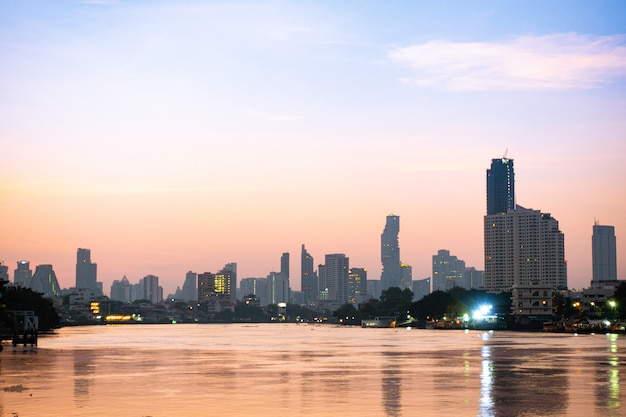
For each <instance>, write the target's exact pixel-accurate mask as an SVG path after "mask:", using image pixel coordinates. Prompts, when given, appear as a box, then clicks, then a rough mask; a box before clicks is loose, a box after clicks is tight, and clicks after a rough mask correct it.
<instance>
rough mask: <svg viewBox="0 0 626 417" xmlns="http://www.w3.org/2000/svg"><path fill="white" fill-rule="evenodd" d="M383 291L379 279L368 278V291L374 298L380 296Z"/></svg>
mask: <svg viewBox="0 0 626 417" xmlns="http://www.w3.org/2000/svg"><path fill="white" fill-rule="evenodd" d="M382 292H383V286H382V283H381V281H380V280H379V279H368V280H367V293H368V294H369V295H370V296H371V297H373V298H380V295H381V294H382Z"/></svg>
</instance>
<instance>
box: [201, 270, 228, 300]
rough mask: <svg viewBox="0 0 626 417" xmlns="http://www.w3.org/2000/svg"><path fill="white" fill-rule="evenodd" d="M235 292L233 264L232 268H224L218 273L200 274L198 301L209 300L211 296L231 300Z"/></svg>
mask: <svg viewBox="0 0 626 417" xmlns="http://www.w3.org/2000/svg"><path fill="white" fill-rule="evenodd" d="M229 265H231V264H229ZM227 266H228V265H227ZM233 292H234V291H233V271H232V265H231V268H229V269H226V268H224V269H222V270H221V271H219V272H218V273H216V274H213V273H211V272H205V273H203V274H198V302H203V301H208V300H209V299H211V298H220V299H222V300H228V301H230V300H231V299H232V294H233Z"/></svg>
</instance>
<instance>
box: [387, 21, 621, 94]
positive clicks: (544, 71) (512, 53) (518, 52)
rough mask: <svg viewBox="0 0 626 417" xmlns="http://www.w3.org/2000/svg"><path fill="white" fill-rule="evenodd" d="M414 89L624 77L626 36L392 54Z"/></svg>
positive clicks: (536, 86)
mask: <svg viewBox="0 0 626 417" xmlns="http://www.w3.org/2000/svg"><path fill="white" fill-rule="evenodd" d="M388 56H389V58H390V59H391V60H392V61H395V62H398V63H401V64H405V65H408V66H409V67H411V68H413V69H414V70H415V73H414V75H412V76H410V77H409V78H406V79H403V81H404V82H407V83H409V84H413V85H417V86H427V87H438V88H444V89H447V90H469V91H472V90H474V91H480V90H568V89H587V88H594V87H599V86H602V85H605V84H608V83H610V82H612V81H613V80H615V79H617V78H620V77H624V76H626V36H624V35H613V36H590V35H579V34H575V33H563V34H553V35H545V36H521V37H518V38H514V39H511V40H508V41H504V42H467V43H465V42H448V41H442V40H435V41H430V42H426V43H423V44H417V45H410V46H405V47H398V48H394V49H392V50H391V51H390V52H389V54H388Z"/></svg>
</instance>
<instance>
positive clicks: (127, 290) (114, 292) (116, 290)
mask: <svg viewBox="0 0 626 417" xmlns="http://www.w3.org/2000/svg"><path fill="white" fill-rule="evenodd" d="M78 291H80V290H78ZM110 298H111V300H115V301H123V302H125V303H132V302H133V301H135V300H136V298H137V297H136V295H135V286H134V285H132V284H131V283H130V282H129V281H128V278H126V275H124V276H123V277H122V279H121V280H117V279H116V280H115V281H113V283H112V284H111V297H110Z"/></svg>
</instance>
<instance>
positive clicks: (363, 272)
mask: <svg viewBox="0 0 626 417" xmlns="http://www.w3.org/2000/svg"><path fill="white" fill-rule="evenodd" d="M368 298H369V297H368V295H367V269H365V268H350V271H349V272H348V302H349V303H350V304H354V305H358V304H359V303H363V302H365V301H367V300H368Z"/></svg>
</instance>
